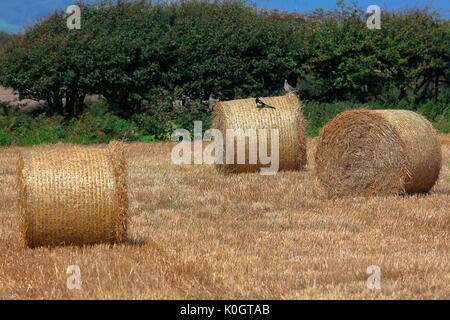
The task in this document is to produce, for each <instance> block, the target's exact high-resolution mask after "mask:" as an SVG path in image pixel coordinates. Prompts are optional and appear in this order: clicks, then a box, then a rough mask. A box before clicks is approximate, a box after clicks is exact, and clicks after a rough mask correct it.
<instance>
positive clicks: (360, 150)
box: [315, 110, 442, 196]
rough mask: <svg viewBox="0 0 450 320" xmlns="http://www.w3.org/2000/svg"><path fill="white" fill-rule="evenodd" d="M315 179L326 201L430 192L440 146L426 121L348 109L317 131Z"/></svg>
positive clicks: (393, 113) (414, 115)
mask: <svg viewBox="0 0 450 320" xmlns="http://www.w3.org/2000/svg"><path fill="white" fill-rule="evenodd" d="M315 161H316V175H317V178H318V180H319V181H320V183H321V185H322V186H323V188H324V189H325V191H326V192H327V193H328V195H330V196H345V195H360V196H370V195H392V194H399V193H423V192H428V191H429V190H430V189H431V188H432V187H433V185H434V183H435V182H436V180H437V179H438V176H439V171H440V169H441V161H442V155H441V146H440V142H439V140H438V137H437V135H436V133H435V131H434V129H433V127H432V125H431V124H430V122H429V121H427V120H426V119H425V118H424V117H422V116H421V115H419V114H417V113H414V112H412V111H407V110H352V111H346V112H343V113H341V114H339V115H338V116H336V117H335V118H334V119H333V120H332V121H331V122H329V123H328V124H327V125H326V126H325V127H324V128H323V129H322V131H321V133H320V137H319V139H318V143H317V149H316V154H315Z"/></svg>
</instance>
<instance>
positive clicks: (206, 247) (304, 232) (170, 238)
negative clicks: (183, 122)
mask: <svg viewBox="0 0 450 320" xmlns="http://www.w3.org/2000/svg"><path fill="white" fill-rule="evenodd" d="M440 139H441V142H442V150H443V158H444V159H443V163H442V170H441V174H440V178H439V181H438V183H437V184H436V185H435V186H434V188H433V189H432V191H431V192H430V193H429V194H426V195H415V196H392V197H370V198H337V199H327V198H326V197H324V195H323V194H322V193H321V192H320V190H319V188H318V185H317V182H316V180H315V178H314V173H313V169H314V163H313V161H312V159H313V157H312V154H313V151H314V142H315V141H314V140H309V141H308V155H309V157H308V159H309V164H308V167H307V169H306V170H305V171H302V172H280V173H278V174H276V175H274V176H262V175H259V174H240V175H229V176H223V175H221V174H219V173H217V172H216V170H215V168H214V167H213V166H207V165H203V166H201V165H191V166H176V165H173V164H172V162H171V160H170V153H171V149H172V147H173V146H174V145H173V144H171V143H150V144H140V143H137V144H129V145H128V147H127V148H128V155H127V158H128V159H127V163H128V177H127V180H128V186H129V199H130V211H131V212H130V224H129V235H130V241H129V243H128V244H127V245H119V246H113V247H111V246H107V245H98V246H91V247H85V248H77V247H62V248H38V249H25V248H22V247H21V246H20V241H19V240H20V232H19V226H18V223H17V221H18V219H17V210H16V207H15V198H16V193H15V190H14V186H15V176H14V170H15V165H16V160H17V159H16V157H15V155H14V153H13V152H12V150H11V149H0V299H361V298H363V299H366V298H368V299H373V298H375V299H377V298H378V299H380V298H381V299H450V290H449V287H450V264H449V262H450V241H449V240H450V233H449V229H450V214H449V208H450V135H446V136H444V135H442V136H441V137H440ZM70 265H78V266H80V270H81V279H82V286H81V289H80V290H69V289H68V288H67V285H66V283H67V278H68V277H69V276H70V275H69V274H66V270H67V267H68V266H70ZM371 265H376V266H379V267H380V269H381V290H375V291H373V290H369V289H368V288H367V286H366V281H367V279H368V277H369V275H368V274H367V273H366V270H367V268H368V267H369V266H371Z"/></svg>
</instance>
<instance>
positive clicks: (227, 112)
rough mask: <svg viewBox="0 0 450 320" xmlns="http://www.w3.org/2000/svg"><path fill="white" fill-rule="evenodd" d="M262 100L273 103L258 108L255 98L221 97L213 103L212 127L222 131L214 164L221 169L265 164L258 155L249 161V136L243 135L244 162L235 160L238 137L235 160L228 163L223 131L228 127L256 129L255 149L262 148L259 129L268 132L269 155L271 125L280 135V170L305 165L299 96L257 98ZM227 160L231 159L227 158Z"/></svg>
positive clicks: (242, 169)
mask: <svg viewBox="0 0 450 320" xmlns="http://www.w3.org/2000/svg"><path fill="white" fill-rule="evenodd" d="M260 99H261V100H262V101H263V102H264V103H265V104H267V105H269V106H272V107H274V108H275V109H271V108H262V109H258V108H257V107H256V103H255V98H250V99H240V100H232V101H220V102H218V103H217V104H216V105H215V107H214V112H213V117H214V120H213V128H215V129H218V130H219V131H220V132H221V133H222V135H223V158H221V160H222V161H221V162H223V163H217V164H216V168H217V170H218V171H219V172H223V173H239V172H255V171H259V170H260V169H261V168H264V167H268V166H269V165H267V164H262V163H261V162H260V157H259V156H257V161H256V163H254V162H253V163H251V162H250V161H249V160H250V148H249V141H250V139H249V138H248V137H246V138H245V163H243V164H239V163H238V161H237V138H235V141H234V142H235V143H234V151H233V152H234V160H233V161H231V162H232V163H227V151H229V150H227V146H226V134H227V132H229V130H230V129H232V130H238V129H241V130H243V131H245V130H248V129H255V131H256V140H257V143H256V145H257V147H258V148H257V149H258V151H257V152H258V153H259V149H260V148H261V145H262V142H261V141H260V139H259V130H260V129H265V130H266V132H267V149H266V150H267V155H268V156H271V155H272V151H273V150H271V133H270V130H271V129H278V135H279V150H278V151H279V168H278V169H279V170H280V171H287V170H301V169H303V168H304V167H305V165H306V139H305V134H304V120H303V116H302V112H301V104H300V101H299V99H298V97H297V96H296V95H295V94H293V93H288V94H286V95H284V96H280V97H266V98H260ZM228 162H230V161H228Z"/></svg>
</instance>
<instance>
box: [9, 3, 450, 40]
mask: <svg viewBox="0 0 450 320" xmlns="http://www.w3.org/2000/svg"><path fill="white" fill-rule="evenodd" d="M90 1H94V0H90ZM74 2H76V1H75V0H0V30H3V31H7V32H10V33H18V32H21V31H22V30H23V27H26V26H31V25H32V24H33V22H34V21H36V20H37V19H39V18H42V17H45V16H46V15H48V14H49V13H51V12H52V11H54V10H57V9H65V8H67V6H69V5H71V4H73V3H74ZM253 2H256V4H257V5H258V6H259V7H264V8H268V9H275V8H278V9H280V10H281V11H291V12H299V13H303V12H309V11H313V10H314V9H317V8H323V9H326V10H332V9H335V8H336V2H337V0H253ZM357 2H358V4H359V6H360V7H361V8H367V7H368V6H369V5H378V6H379V7H381V9H382V10H383V9H389V10H398V9H400V10H401V9H411V8H423V7H425V6H432V7H433V8H434V9H436V10H438V12H439V13H440V14H441V16H442V17H443V18H444V19H450V0H358V1H357ZM346 3H351V1H349V0H347V1H346Z"/></svg>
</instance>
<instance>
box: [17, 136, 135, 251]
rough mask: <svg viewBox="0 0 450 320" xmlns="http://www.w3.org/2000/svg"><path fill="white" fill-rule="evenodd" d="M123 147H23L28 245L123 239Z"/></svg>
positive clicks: (23, 215)
mask: <svg viewBox="0 0 450 320" xmlns="http://www.w3.org/2000/svg"><path fill="white" fill-rule="evenodd" d="M124 171H125V165H124V146H123V145H122V144H121V143H118V142H112V143H110V144H109V145H108V146H107V147H87V146H72V145H55V146H45V147H37V148H33V149H28V150H27V151H22V152H21V154H20V157H19V165H18V174H17V176H18V187H19V210H20V217H21V225H22V227H21V229H22V233H23V238H24V241H25V244H26V245H27V246H29V247H37V246H58V245H80V246H81V245H89V244H96V243H123V242H124V241H125V240H126V229H127V211H128V203H127V194H126V185H125V172H124Z"/></svg>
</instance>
